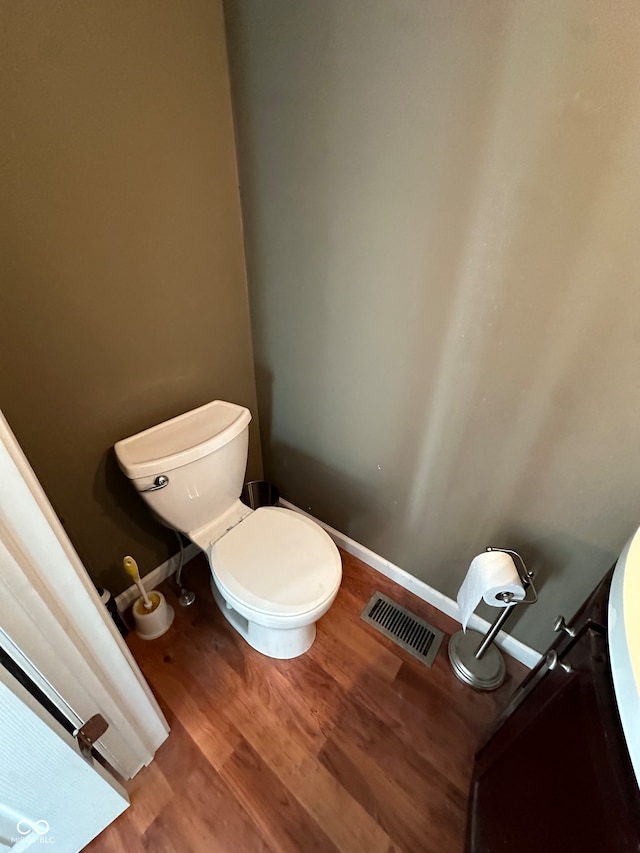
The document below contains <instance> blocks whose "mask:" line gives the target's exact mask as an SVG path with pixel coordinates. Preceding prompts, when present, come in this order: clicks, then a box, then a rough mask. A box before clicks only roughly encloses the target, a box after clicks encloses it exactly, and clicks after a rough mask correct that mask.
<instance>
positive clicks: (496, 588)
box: [457, 551, 525, 631]
mask: <svg viewBox="0 0 640 853" xmlns="http://www.w3.org/2000/svg"><path fill="white" fill-rule="evenodd" d="M501 592H511V593H513V600H516V601H522V599H523V598H524V596H525V590H524V588H523V586H522V581H521V580H520V575H519V574H518V570H517V569H516V564H515V563H514V562H513V559H512V557H511V556H510V555H509V554H505V553H504V551H487V552H486V553H484V554H478V556H477V557H474V558H473V560H472V561H471V565H470V566H469V569H468V571H467V575H466V577H465V579H464V580H463V582H462V586H461V587H460V589H459V590H458V596H457V599H458V607H459V608H460V621H461V622H462V628H463V630H464V631H466V630H467V624H468V622H469V619H470V618H471V614H472V613H473V611H474V610H475V609H476V607H477V606H478V604H480V601H481V599H484V601H486V602H487V604H491V605H493V606H494V607H506V606H507V603H508V602H505V601H501V600H500V599H499V598H498V597H497V596H498V595H499V594H500V593H501Z"/></svg>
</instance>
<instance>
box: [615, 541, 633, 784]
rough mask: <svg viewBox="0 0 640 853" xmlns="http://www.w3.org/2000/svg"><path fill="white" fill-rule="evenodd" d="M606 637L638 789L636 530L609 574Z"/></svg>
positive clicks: (621, 716)
mask: <svg viewBox="0 0 640 853" xmlns="http://www.w3.org/2000/svg"><path fill="white" fill-rule="evenodd" d="M608 637H609V658H610V663H611V674H612V677H613V686H614V690H615V697H616V702H617V703H618V711H619V713H620V720H621V722H622V730H623V732H624V736H625V740H626V742H627V749H628V750H629V756H630V758H631V764H632V766H633V770H634V772H635V775H636V781H637V782H638V786H639V787H640V677H639V676H640V529H638V530H637V531H636V533H635V534H634V536H633V537H632V538H631V539H630V540H629V542H628V543H627V544H626V545H625V547H624V549H623V551H622V553H621V554H620V557H619V558H618V562H617V563H616V567H615V570H614V573H613V579H612V581H611V590H610V593H609V625H608Z"/></svg>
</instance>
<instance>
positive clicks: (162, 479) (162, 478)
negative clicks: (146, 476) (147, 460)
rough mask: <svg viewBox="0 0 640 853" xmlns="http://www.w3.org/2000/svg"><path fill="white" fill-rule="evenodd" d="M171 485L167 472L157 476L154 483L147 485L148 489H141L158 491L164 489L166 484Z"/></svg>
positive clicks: (143, 490)
mask: <svg viewBox="0 0 640 853" xmlns="http://www.w3.org/2000/svg"><path fill="white" fill-rule="evenodd" d="M168 485H169V478H168V477H167V475H166V474H160V475H159V476H158V477H156V478H155V480H154V481H153V483H152V484H151V485H150V486H147V488H146V489H141V490H140V491H142V492H157V491H158V489H164V487H165V486H168Z"/></svg>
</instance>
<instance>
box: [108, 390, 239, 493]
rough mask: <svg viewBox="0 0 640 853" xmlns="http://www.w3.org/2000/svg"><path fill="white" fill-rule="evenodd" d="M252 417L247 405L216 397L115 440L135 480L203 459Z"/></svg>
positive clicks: (122, 462)
mask: <svg viewBox="0 0 640 853" xmlns="http://www.w3.org/2000/svg"><path fill="white" fill-rule="evenodd" d="M250 420H251V412H250V411H249V409H246V408H245V407H244V406H238V405H236V404H235V403H226V402H225V401H224V400H214V401H213V402H212V403H207V404H206V405H204V406H200V408H198V409H193V410H192V411H190V412H185V413H184V414H182V415H178V417H176V418H172V419H171V420H169V421H165V422H164V423H161V424H158V425H157V426H153V427H151V428H150V429H146V430H144V431H143V432H139V433H137V434H136V435H132V436H131V437H130V438H124V439H122V441H118V442H116V444H115V446H114V449H115V452H116V457H117V459H118V463H119V464H120V467H121V468H122V470H123V471H124V473H125V474H126V475H127V477H129V478H130V479H132V480H135V479H136V478H138V477H149V476H155V475H157V474H162V473H163V472H165V471H170V470H171V469H173V468H178V467H180V466H181V465H186V464H187V463H188V462H194V461H195V460H196V459H201V458H202V457H203V456H206V455H207V454H209V453H212V452H213V451H214V450H217V449H218V448H219V447H222V446H223V445H224V444H226V443H227V442H228V441H230V440H231V439H232V438H235V437H236V436H237V435H239V434H240V433H241V432H242V431H243V429H245V427H246V426H247V425H248V424H249V421H250Z"/></svg>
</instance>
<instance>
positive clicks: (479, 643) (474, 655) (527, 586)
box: [448, 548, 538, 690]
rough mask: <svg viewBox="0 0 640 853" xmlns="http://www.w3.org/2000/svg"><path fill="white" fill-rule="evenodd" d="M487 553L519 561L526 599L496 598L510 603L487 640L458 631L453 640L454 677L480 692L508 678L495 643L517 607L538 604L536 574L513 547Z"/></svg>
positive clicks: (506, 595)
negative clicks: (534, 583)
mask: <svg viewBox="0 0 640 853" xmlns="http://www.w3.org/2000/svg"><path fill="white" fill-rule="evenodd" d="M487 551H503V552H504V553H505V554H510V555H511V556H512V557H516V558H517V559H516V560H514V565H515V567H516V570H517V572H518V575H519V576H520V580H521V581H522V588H523V589H524V591H525V597H524V598H522V599H515V600H514V595H513V593H512V592H501V593H499V594H498V595H497V596H496V598H499V599H501V600H502V601H504V602H506V607H503V608H501V609H500V612H499V613H498V615H497V616H496V618H495V619H494V620H493V624H492V625H491V627H490V628H489V630H488V631H487V633H486V634H485V635H484V637H483V636H482V635H481V634H480V633H478V631H467V632H466V633H465V632H464V631H458V632H457V633H455V634H454V635H453V636H452V637H451V639H450V640H449V648H448V651H449V661H450V663H451V668H452V669H453V672H454V674H455V675H456V676H457V677H458V678H459V679H460V681H463V682H464V683H465V684H469V685H470V686H471V687H475V688H476V690H496V689H497V688H498V687H500V685H501V684H502V682H503V681H504V677H505V675H506V667H505V663H504V658H503V657H502V654H501V653H500V650H499V649H497V648H496V647H495V645H493V641H494V640H495V638H496V636H497V635H498V631H500V629H501V628H502V626H503V625H504V623H505V622H506V621H507V619H508V618H509V616H510V615H511V614H512V613H513V611H514V608H515V607H516V605H517V604H534V603H535V602H536V601H537V600H538V593H537V592H536V588H535V586H534V585H533V572H530V571H529V570H528V569H527V567H526V566H525V563H524V560H523V559H522V557H521V556H520V554H518V552H517V551H510V550H509V548H487Z"/></svg>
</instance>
